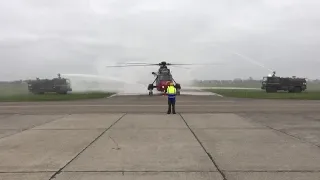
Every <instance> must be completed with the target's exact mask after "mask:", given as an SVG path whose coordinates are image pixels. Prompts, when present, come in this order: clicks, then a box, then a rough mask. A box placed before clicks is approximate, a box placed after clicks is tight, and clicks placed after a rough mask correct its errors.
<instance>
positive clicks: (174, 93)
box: [167, 86, 176, 98]
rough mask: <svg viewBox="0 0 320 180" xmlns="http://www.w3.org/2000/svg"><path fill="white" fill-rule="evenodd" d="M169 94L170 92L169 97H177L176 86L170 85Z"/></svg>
mask: <svg viewBox="0 0 320 180" xmlns="http://www.w3.org/2000/svg"><path fill="white" fill-rule="evenodd" d="M167 94H168V98H175V97H176V88H175V87H174V86H168V88H167Z"/></svg>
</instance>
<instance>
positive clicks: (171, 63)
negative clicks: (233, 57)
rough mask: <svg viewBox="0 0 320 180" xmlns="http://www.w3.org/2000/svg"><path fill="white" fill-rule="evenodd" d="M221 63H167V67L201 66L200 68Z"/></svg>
mask: <svg viewBox="0 0 320 180" xmlns="http://www.w3.org/2000/svg"><path fill="white" fill-rule="evenodd" d="M221 64H222V63H204V64H176V63H168V64H167V65H169V66H170V65H171V66H172V65H179V66H186V65H189V66H196V65H201V66H206V65H221Z"/></svg>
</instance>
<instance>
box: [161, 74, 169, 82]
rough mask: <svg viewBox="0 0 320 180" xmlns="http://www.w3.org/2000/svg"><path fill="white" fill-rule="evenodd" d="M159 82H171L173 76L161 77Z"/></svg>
mask: <svg viewBox="0 0 320 180" xmlns="http://www.w3.org/2000/svg"><path fill="white" fill-rule="evenodd" d="M159 80H160V81H171V76H170V75H160V76H159Z"/></svg>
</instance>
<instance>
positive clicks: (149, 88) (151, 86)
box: [148, 84, 153, 96]
mask: <svg viewBox="0 0 320 180" xmlns="http://www.w3.org/2000/svg"><path fill="white" fill-rule="evenodd" d="M148 90H149V96H152V95H153V91H152V90H153V84H149V85H148Z"/></svg>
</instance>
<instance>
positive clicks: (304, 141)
mask: <svg viewBox="0 0 320 180" xmlns="http://www.w3.org/2000/svg"><path fill="white" fill-rule="evenodd" d="M264 126H266V127H268V128H269V129H272V130H274V131H277V132H280V133H282V134H285V135H287V136H290V137H292V138H294V139H296V140H299V141H300V142H302V143H306V144H310V145H313V146H315V147H317V148H320V145H317V144H315V143H312V142H310V141H307V140H305V139H303V138H300V137H298V136H294V135H292V134H289V133H287V132H285V131H282V130H279V129H276V128H273V127H271V126H268V125H264Z"/></svg>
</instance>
